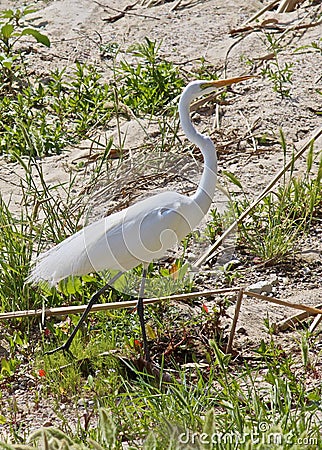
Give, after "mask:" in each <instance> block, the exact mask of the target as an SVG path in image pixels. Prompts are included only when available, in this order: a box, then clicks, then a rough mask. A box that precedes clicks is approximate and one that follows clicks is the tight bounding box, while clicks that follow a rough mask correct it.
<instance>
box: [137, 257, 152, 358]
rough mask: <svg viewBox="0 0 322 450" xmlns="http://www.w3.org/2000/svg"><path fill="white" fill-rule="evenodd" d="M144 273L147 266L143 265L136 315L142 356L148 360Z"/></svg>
mask: <svg viewBox="0 0 322 450" xmlns="http://www.w3.org/2000/svg"><path fill="white" fill-rule="evenodd" d="M146 274H147V267H146V266H143V274H142V281H141V286H140V292H139V299H138V305H137V312H138V316H139V319H140V325H141V331H142V339H143V348H144V356H145V359H146V360H147V361H150V352H149V347H148V340H147V337H146V330H145V322H144V305H143V296H144V288H145V280H146Z"/></svg>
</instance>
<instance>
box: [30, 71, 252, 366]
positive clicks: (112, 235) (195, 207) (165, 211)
mask: <svg viewBox="0 0 322 450" xmlns="http://www.w3.org/2000/svg"><path fill="white" fill-rule="evenodd" d="M249 78H252V77H251V76H241V77H236V78H229V79H225V80H211V81H209V80H198V81H193V82H191V83H189V84H188V85H187V86H186V88H185V89H184V90H183V92H182V95H181V97H180V101H179V115H180V122H181V127H182V129H183V131H184V133H185V135H186V136H187V138H188V139H189V140H190V141H191V142H192V143H193V144H195V145H196V146H198V147H199V149H200V150H201V152H202V155H203V158H204V169H203V173H202V176H201V179H200V182H199V185H198V188H197V191H196V192H195V194H194V195H192V196H191V197H188V196H185V195H182V194H179V193H178V192H175V191H168V192H162V193H160V194H158V195H154V196H152V197H149V198H147V199H144V200H142V201H140V202H138V203H136V204H134V205H132V206H130V207H129V208H127V209H124V210H122V211H120V212H117V213H115V214H112V215H110V216H108V217H106V218H103V219H101V220H98V221H96V222H94V223H92V224H91V225H89V226H87V227H85V228H83V229H82V230H80V231H78V232H77V233H75V234H73V235H72V236H70V237H69V238H67V239H65V240H64V241H62V242H61V243H60V244H58V245H56V246H55V247H53V248H51V249H50V250H48V251H47V252H45V253H43V254H41V255H39V256H38V258H37V259H36V264H35V265H34V267H33V268H32V270H31V273H30V276H29V278H28V281H29V282H32V283H36V282H40V281H46V282H48V283H49V284H51V285H52V286H54V285H56V284H57V283H58V282H59V281H60V280H62V279H64V278H66V277H68V276H71V275H85V274H88V273H90V272H98V271H102V270H106V269H109V270H118V273H117V275H116V276H115V277H114V278H112V279H111V280H110V281H109V283H108V284H107V285H106V286H104V287H102V288H101V289H100V290H99V291H98V292H96V293H95V294H94V295H93V296H92V298H91V299H90V302H89V304H88V306H87V308H86V310H85V311H84V313H83V315H82V317H81V318H80V320H79V322H78V324H77V325H76V327H75V329H74V330H73V332H72V334H71V335H70V337H69V338H68V339H67V341H66V342H65V344H63V345H62V346H61V347H58V348H56V349H54V350H52V351H50V352H48V353H53V352H55V351H57V350H67V351H68V350H69V347H70V345H71V343H72V340H73V338H74V336H75V334H76V332H77V330H78V329H79V327H80V325H81V323H82V322H83V321H84V320H85V319H86V317H87V315H88V313H89V311H90V309H91V307H92V305H93V304H94V303H95V301H96V300H97V299H98V298H99V297H100V295H101V294H102V293H103V292H104V291H105V290H106V289H107V288H108V286H110V285H112V284H113V283H114V282H115V281H116V279H117V278H119V277H120V276H121V274H122V273H123V272H125V271H127V270H130V269H132V268H134V267H137V266H138V265H140V264H142V265H143V276H142V281H141V286H140V291H139V297H138V304H137V312H138V315H139V319H140V325H141V330H142V338H143V344H144V350H145V357H146V359H147V360H149V350H148V345H147V337H146V331H145V325H144V315H143V297H144V287H145V279H146V275H147V267H148V264H149V263H150V262H151V261H153V260H156V259H158V258H160V257H162V256H164V254H165V253H166V251H167V250H168V249H169V248H171V247H173V246H174V245H175V244H176V243H177V242H180V241H181V240H182V239H183V238H184V237H185V236H186V235H187V234H188V233H190V232H191V231H192V230H193V229H194V228H195V227H196V226H197V225H198V224H199V223H200V221H201V220H202V218H203V217H204V215H205V214H206V213H207V211H208V209H209V207H210V205H211V202H212V199H213V196H214V192H215V186H216V178H217V154H216V149H215V145H214V143H213V142H212V140H211V139H210V138H209V137H208V136H205V135H203V134H201V133H199V132H198V131H197V130H196V129H195V128H194V126H193V125H192V122H191V119H190V104H191V102H192V100H194V99H195V98H197V97H199V96H201V95H204V94H209V93H211V92H213V91H214V90H215V89H216V88H219V87H222V86H228V85H231V84H233V83H239V82H241V81H244V80H247V79H249Z"/></svg>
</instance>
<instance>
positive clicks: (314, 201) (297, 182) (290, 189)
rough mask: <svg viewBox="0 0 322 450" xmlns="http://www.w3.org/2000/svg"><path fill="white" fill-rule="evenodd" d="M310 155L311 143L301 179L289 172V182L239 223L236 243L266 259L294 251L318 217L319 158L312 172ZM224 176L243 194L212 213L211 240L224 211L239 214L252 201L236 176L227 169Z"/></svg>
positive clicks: (321, 171)
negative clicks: (224, 207) (223, 208)
mask: <svg viewBox="0 0 322 450" xmlns="http://www.w3.org/2000/svg"><path fill="white" fill-rule="evenodd" d="M284 144H285V143H284ZM284 144H283V145H284ZM313 158H314V153H313V145H312V146H311V148H310V150H309V153H308V156H307V170H306V173H305V175H304V176H303V177H301V178H298V177H295V176H293V175H291V176H290V179H289V181H287V180H286V179H284V182H283V183H282V184H281V185H280V186H279V187H277V188H276V189H275V190H274V191H272V192H270V193H269V194H268V195H266V196H265V197H264V198H263V200H262V201H261V202H260V203H259V204H258V205H257V206H256V207H255V208H253V210H252V211H251V212H250V214H249V216H248V217H247V218H246V219H245V220H244V221H243V222H242V223H240V224H239V226H238V240H239V245H240V246H242V247H243V248H244V250H245V251H246V252H249V253H251V254H252V255H254V256H257V257H259V258H260V259H261V260H262V261H266V262H271V263H273V262H279V261H283V260H285V258H287V257H288V256H290V255H291V254H292V253H293V252H295V251H296V248H297V246H298V242H299V240H300V239H301V238H302V237H303V235H304V234H305V233H307V232H308V230H309V229H310V226H311V223H312V221H314V220H319V218H320V217H321V204H322V195H321V179H322V157H320V161H319V164H318V168H317V171H316V173H314V174H312V172H311V170H312V164H313ZM293 169H294V168H293ZM293 169H292V173H293ZM225 175H226V177H227V178H228V179H229V181H230V182H231V183H233V184H234V185H235V186H237V187H238V188H239V189H240V190H241V191H242V193H243V197H242V199H236V198H234V196H232V197H231V199H230V201H229V205H228V209H229V211H228V212H226V213H225V214H224V215H222V216H221V215H220V214H218V212H213V213H212V215H213V219H212V220H211V221H209V223H208V234H209V236H210V237H211V239H214V238H215V237H216V236H217V234H218V232H220V230H221V228H222V226H223V221H224V220H226V219H227V214H228V217H231V216H232V214H234V215H235V217H238V216H239V215H240V214H241V213H242V212H243V211H244V210H245V209H246V208H248V207H249V205H250V204H251V201H252V200H251V199H249V198H248V196H247V195H246V194H245V192H244V189H243V186H242V184H241V182H240V181H239V180H238V179H237V178H236V176H235V175H233V174H230V173H228V172H225Z"/></svg>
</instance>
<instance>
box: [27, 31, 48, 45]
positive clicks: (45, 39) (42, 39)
mask: <svg viewBox="0 0 322 450" xmlns="http://www.w3.org/2000/svg"><path fill="white" fill-rule="evenodd" d="M21 35H22V36H25V35H30V36H33V37H34V38H35V39H36V41H37V42H39V43H40V44H43V45H45V46H46V47H50V40H49V39H48V37H47V36H45V35H44V34H41V33H39V31H37V30H35V29H34V28H25V29H24V30H23V32H22V33H21Z"/></svg>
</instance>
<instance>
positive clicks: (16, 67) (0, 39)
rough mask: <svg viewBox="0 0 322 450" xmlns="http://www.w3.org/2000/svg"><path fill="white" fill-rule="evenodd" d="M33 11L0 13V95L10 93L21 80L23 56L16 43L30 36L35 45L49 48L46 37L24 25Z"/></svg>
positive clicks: (25, 9) (21, 10) (20, 10)
mask: <svg viewBox="0 0 322 450" xmlns="http://www.w3.org/2000/svg"><path fill="white" fill-rule="evenodd" d="M35 11H36V10H35V9H30V7H26V8H23V9H16V10H12V9H6V10H4V11H1V12H0V69H1V73H0V95H1V94H3V93H10V92H11V91H12V89H13V83H14V82H18V83H19V78H23V77H22V75H23V69H24V65H23V56H22V51H21V50H20V49H19V48H18V46H17V43H18V41H21V39H22V38H23V37H24V36H32V37H33V38H34V39H35V40H36V42H37V43H39V44H42V45H45V46H47V47H49V46H50V41H49V39H48V37H47V36H45V35H43V34H42V33H40V32H39V31H38V30H36V29H35V28H32V27H28V26H26V25H25V23H24V21H25V20H26V17H27V16H28V15H29V14H31V13H33V12H35Z"/></svg>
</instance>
